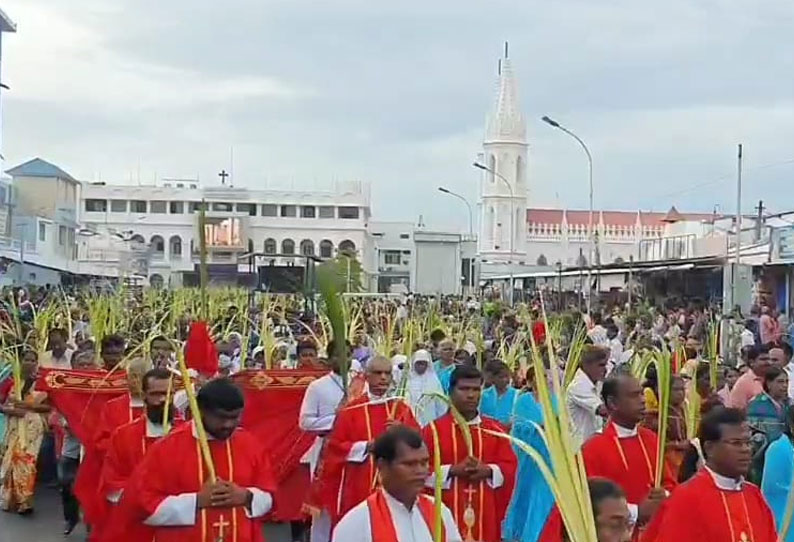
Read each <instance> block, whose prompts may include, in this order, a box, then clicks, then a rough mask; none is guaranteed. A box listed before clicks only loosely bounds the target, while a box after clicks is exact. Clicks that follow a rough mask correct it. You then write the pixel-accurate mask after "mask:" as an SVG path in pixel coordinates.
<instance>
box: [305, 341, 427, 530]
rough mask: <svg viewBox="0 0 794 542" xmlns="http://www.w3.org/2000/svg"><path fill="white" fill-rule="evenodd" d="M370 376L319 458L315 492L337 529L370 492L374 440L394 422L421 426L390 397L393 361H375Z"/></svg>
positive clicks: (404, 406) (340, 417)
mask: <svg viewBox="0 0 794 542" xmlns="http://www.w3.org/2000/svg"><path fill="white" fill-rule="evenodd" d="M366 378H367V387H366V392H365V393H364V394H363V395H361V396H360V397H358V398H356V399H354V400H352V401H350V402H349V403H347V405H345V407H344V408H343V409H342V410H340V411H339V412H338V413H337V416H336V423H335V424H334V427H333V429H332V430H331V434H330V436H329V438H328V442H327V445H326V446H325V449H324V450H323V455H322V458H321V468H320V470H321V472H320V474H319V478H318V480H317V481H316V483H317V484H318V487H317V488H316V492H317V495H319V496H320V500H321V504H322V506H323V508H324V509H325V510H328V512H329V513H330V516H331V522H332V523H333V524H334V525H335V524H336V523H337V522H338V521H339V520H340V519H341V518H342V516H344V515H345V514H346V513H347V512H348V511H350V509H352V508H353V507H354V506H356V505H357V504H359V503H360V502H363V501H364V500H365V499H366V498H367V497H368V496H369V495H370V494H371V493H372V489H373V487H374V485H375V475H376V469H375V463H374V461H373V459H372V456H371V455H370V452H371V450H372V445H373V443H374V441H375V439H377V438H378V437H379V436H380V435H382V434H383V433H384V432H385V431H386V429H387V428H389V427H390V426H392V425H395V424H405V425H408V426H410V427H413V428H415V429H418V428H419V425H418V424H417V423H416V420H415V419H414V416H413V414H412V413H411V409H410V407H409V406H408V405H407V404H406V403H405V402H403V401H402V399H400V398H395V397H389V395H388V391H389V388H390V386H391V384H392V363H391V360H390V359H388V358H385V357H383V356H376V357H375V358H373V359H371V360H370V361H369V363H367V371H366Z"/></svg>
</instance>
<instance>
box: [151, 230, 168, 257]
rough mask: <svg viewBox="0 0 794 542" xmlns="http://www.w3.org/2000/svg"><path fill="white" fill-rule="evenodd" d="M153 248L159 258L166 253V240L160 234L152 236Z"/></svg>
mask: <svg viewBox="0 0 794 542" xmlns="http://www.w3.org/2000/svg"><path fill="white" fill-rule="evenodd" d="M151 244H152V250H153V251H154V256H155V257H157V258H162V257H163V254H164V253H165V241H163V238H162V237H160V236H159V235H155V236H154V237H152V242H151Z"/></svg>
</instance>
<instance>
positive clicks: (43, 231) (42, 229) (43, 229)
mask: <svg viewBox="0 0 794 542" xmlns="http://www.w3.org/2000/svg"><path fill="white" fill-rule="evenodd" d="M46 240H47V224H45V223H44V222H39V241H46Z"/></svg>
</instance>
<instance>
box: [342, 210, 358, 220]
mask: <svg viewBox="0 0 794 542" xmlns="http://www.w3.org/2000/svg"><path fill="white" fill-rule="evenodd" d="M339 218H347V219H356V218H358V207H340V208H339Z"/></svg>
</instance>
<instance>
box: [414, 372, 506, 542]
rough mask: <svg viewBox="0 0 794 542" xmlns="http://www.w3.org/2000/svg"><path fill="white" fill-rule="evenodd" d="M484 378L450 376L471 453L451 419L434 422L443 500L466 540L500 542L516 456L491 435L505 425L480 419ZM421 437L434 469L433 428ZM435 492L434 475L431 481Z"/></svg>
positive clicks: (479, 375) (477, 375)
mask: <svg viewBox="0 0 794 542" xmlns="http://www.w3.org/2000/svg"><path fill="white" fill-rule="evenodd" d="M482 384H483V378H482V373H480V371H479V370H477V368H476V367H472V366H469V365H461V366H459V367H457V368H455V370H454V371H452V374H451V376H450V384H449V385H450V392H449V393H450V400H451V402H452V405H453V406H454V407H455V408H456V409H457V411H458V412H460V414H461V416H463V417H464V418H465V419H466V420H467V422H468V428H469V431H470V432H471V438H472V446H473V450H472V453H471V454H469V452H468V450H467V449H466V441H465V440H464V437H463V433H462V431H461V429H460V427H458V425H457V423H456V422H455V418H453V416H452V413H449V412H448V413H447V414H445V415H444V416H442V417H441V418H439V419H438V420H436V421H435V422H434V424H435V427H436V431H437V432H438V439H439V444H440V448H441V476H442V478H443V486H442V487H443V499H444V504H446V505H447V506H448V507H449V508H450V509H451V510H452V515H453V516H454V517H455V522H456V523H457V525H458V528H459V529H460V533H461V535H462V536H463V539H464V540H478V541H482V542H499V541H500V540H501V539H502V536H501V535H502V529H501V525H502V520H503V519H504V516H505V512H506V510H507V504H508V502H509V501H510V496H511V494H512V490H513V478H514V476H515V472H516V466H517V462H516V456H515V454H514V453H513V449H512V447H511V445H510V442H509V441H507V440H506V439H503V438H501V437H497V436H494V435H492V434H489V433H488V432H487V431H491V432H497V433H504V432H505V431H504V428H503V427H502V425H501V424H500V423H499V422H497V421H496V420H493V419H491V418H488V417H486V416H481V415H480V413H479V406H480V394H481V391H482ZM422 437H423V438H424V441H425V443H426V444H427V448H428V450H430V455H431V463H430V464H431V465H432V464H433V458H432V456H433V432H432V428H431V426H430V425H428V426H427V427H425V428H424V430H423V432H422ZM427 485H428V487H434V485H435V475H433V476H431V477H430V479H429V480H428V484H427Z"/></svg>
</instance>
